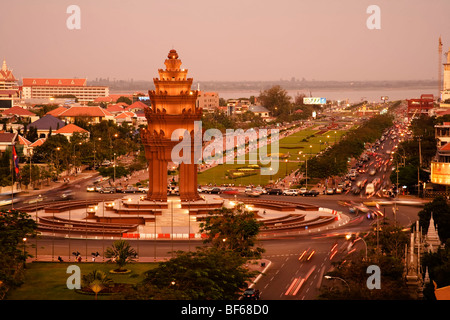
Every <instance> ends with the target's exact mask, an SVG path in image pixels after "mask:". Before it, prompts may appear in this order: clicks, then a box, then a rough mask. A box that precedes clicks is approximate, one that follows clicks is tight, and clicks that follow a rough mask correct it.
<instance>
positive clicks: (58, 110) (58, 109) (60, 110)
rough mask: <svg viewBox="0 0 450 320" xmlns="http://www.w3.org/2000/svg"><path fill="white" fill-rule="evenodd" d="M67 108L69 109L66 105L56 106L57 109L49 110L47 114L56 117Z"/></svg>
mask: <svg viewBox="0 0 450 320" xmlns="http://www.w3.org/2000/svg"><path fill="white" fill-rule="evenodd" d="M66 110H67V108H66V107H58V108H56V109H53V110H51V111H49V112H47V113H46V115H47V114H51V115H52V116H54V117H59V115H60V114H61V113H63V112H64V111H66Z"/></svg>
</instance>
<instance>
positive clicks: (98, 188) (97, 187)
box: [95, 185, 103, 192]
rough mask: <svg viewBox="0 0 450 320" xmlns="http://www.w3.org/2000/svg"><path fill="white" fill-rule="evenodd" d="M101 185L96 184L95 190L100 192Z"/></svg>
mask: <svg viewBox="0 0 450 320" xmlns="http://www.w3.org/2000/svg"><path fill="white" fill-rule="evenodd" d="M102 188H103V186H100V185H97V186H95V192H100V191H101V190H102Z"/></svg>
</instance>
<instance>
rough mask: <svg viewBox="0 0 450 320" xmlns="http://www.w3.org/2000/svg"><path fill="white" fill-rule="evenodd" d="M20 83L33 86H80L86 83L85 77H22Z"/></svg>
mask: <svg viewBox="0 0 450 320" xmlns="http://www.w3.org/2000/svg"><path fill="white" fill-rule="evenodd" d="M22 83H23V86H24V87H33V86H52V87H53V86H64V87H73V86H75V87H82V86H85V85H86V79H48V78H23V80H22Z"/></svg>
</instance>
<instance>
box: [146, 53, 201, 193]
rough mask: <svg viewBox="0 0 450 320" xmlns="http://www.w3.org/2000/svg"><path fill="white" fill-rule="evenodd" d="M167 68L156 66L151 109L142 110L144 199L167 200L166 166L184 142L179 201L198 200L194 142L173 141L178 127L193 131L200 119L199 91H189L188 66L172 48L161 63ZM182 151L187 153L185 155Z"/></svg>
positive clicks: (181, 137)
mask: <svg viewBox="0 0 450 320" xmlns="http://www.w3.org/2000/svg"><path fill="white" fill-rule="evenodd" d="M164 65H165V66H166V69H159V70H158V73H159V78H154V79H153V82H154V84H155V90H150V91H149V92H148V93H149V97H150V101H151V106H152V107H151V108H148V109H145V117H146V118H147V123H148V126H147V128H146V129H144V130H142V131H141V138H142V142H143V144H144V147H145V156H146V158H147V161H148V163H149V170H148V171H149V181H150V183H149V191H148V194H147V199H149V200H155V201H167V186H168V182H167V166H168V164H169V162H174V160H173V159H172V150H173V149H174V147H175V146H176V145H178V144H179V143H182V144H183V159H186V158H185V157H186V156H187V158H188V159H190V161H184V160H183V161H182V162H181V163H176V164H177V165H178V164H179V165H180V170H179V172H180V179H179V180H180V182H179V192H180V199H181V201H196V200H200V199H201V198H200V196H199V195H198V192H197V164H196V163H195V161H194V141H193V140H195V139H190V140H191V141H190V142H187V141H186V142H185V141H184V135H183V134H181V135H178V136H180V140H178V141H174V140H172V136H173V134H174V133H175V135H176V134H178V132H179V131H178V130H180V129H181V130H182V131H183V130H184V132H186V131H187V132H188V133H189V135H190V137H192V136H193V133H194V122H195V121H200V120H201V116H202V109H201V108H197V107H196V102H197V96H198V91H196V90H195V91H194V90H191V87H192V82H193V79H192V78H187V72H188V70H187V69H181V60H180V59H179V56H178V53H177V51H176V50H175V49H171V50H170V51H169V53H168V55H167V59H166V60H165V62H164ZM185 150H186V151H190V152H188V153H190V155H189V154H188V155H185V154H184V153H185Z"/></svg>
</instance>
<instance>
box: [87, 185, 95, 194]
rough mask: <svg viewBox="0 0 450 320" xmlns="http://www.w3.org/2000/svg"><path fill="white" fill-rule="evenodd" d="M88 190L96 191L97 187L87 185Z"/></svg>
mask: <svg viewBox="0 0 450 320" xmlns="http://www.w3.org/2000/svg"><path fill="white" fill-rule="evenodd" d="M86 191H87V192H95V187H94V185H92V184H90V185H88V186H87V187H86Z"/></svg>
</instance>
